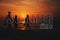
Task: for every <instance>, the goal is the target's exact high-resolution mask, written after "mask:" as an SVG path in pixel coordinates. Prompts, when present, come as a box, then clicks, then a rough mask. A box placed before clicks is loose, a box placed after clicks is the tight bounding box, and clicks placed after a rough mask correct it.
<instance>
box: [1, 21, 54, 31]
mask: <svg viewBox="0 0 60 40" xmlns="http://www.w3.org/2000/svg"><path fill="white" fill-rule="evenodd" d="M24 23H25V22H22V23H19V24H18V27H17V30H40V29H53V25H52V24H44V23H41V24H37V23H34V24H33V23H31V24H29V26H30V28H31V29H28V28H27V27H26V25H25V24H24ZM0 26H1V27H3V28H7V25H3V23H2V24H1V25H0ZM12 28H13V29H14V25H13V24H12Z"/></svg>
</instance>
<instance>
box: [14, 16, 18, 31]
mask: <svg viewBox="0 0 60 40" xmlns="http://www.w3.org/2000/svg"><path fill="white" fill-rule="evenodd" d="M17 27H18V19H17V15H15V18H14V29H15V30H16V28H17Z"/></svg>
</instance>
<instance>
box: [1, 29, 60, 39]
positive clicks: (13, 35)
mask: <svg viewBox="0 0 60 40" xmlns="http://www.w3.org/2000/svg"><path fill="white" fill-rule="evenodd" d="M59 36H60V31H58V30H39V31H32V30H28V31H27V30H25V31H21V30H8V31H7V30H1V31H0V40H23V39H24V40H32V39H33V40H39V39H44V40H58V39H59V38H60V37H59Z"/></svg>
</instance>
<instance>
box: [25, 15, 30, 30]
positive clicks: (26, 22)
mask: <svg viewBox="0 0 60 40" xmlns="http://www.w3.org/2000/svg"><path fill="white" fill-rule="evenodd" d="M25 24H26V27H27V28H28V29H30V26H29V15H27V16H26V18H25Z"/></svg>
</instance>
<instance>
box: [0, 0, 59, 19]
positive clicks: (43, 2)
mask: <svg viewBox="0 0 60 40" xmlns="http://www.w3.org/2000/svg"><path fill="white" fill-rule="evenodd" d="M59 2H60V1H59V0H0V17H5V16H6V15H7V13H8V11H11V15H12V16H13V17H14V15H17V16H18V17H20V18H24V17H26V15H27V14H29V15H30V16H32V15H34V14H35V15H36V14H40V13H41V12H43V13H44V12H49V11H54V10H57V9H58V8H59V7H60V5H59Z"/></svg>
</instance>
